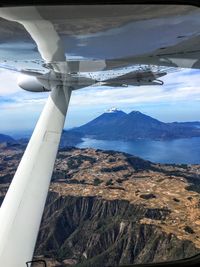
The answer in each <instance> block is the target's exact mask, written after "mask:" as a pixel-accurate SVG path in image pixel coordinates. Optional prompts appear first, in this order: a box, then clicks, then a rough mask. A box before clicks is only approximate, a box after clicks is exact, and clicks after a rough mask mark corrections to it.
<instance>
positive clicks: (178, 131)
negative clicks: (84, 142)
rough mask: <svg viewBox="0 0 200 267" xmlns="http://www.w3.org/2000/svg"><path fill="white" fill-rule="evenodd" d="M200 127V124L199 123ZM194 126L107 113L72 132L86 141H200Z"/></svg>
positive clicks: (146, 116) (133, 113)
mask: <svg viewBox="0 0 200 267" xmlns="http://www.w3.org/2000/svg"><path fill="white" fill-rule="evenodd" d="M196 124H197V123H196ZM196 124H195V126H194V124H192V123H184V124H183V123H164V122H161V121H159V120H156V119H154V118H152V117H150V116H148V115H145V114H143V113H141V112H139V111H132V112H130V113H129V114H126V113H125V112H123V111H120V110H113V111H112V112H105V113H103V114H102V115H100V116H99V117H97V118H95V119H94V120H92V121H90V122H88V123H86V124H84V125H82V126H80V127H77V128H74V129H72V130H71V132H73V131H76V132H80V133H82V134H83V135H84V136H85V137H91V138H95V139H103V140H136V139H151V140H170V139H177V138H190V137H200V128H198V127H196Z"/></svg>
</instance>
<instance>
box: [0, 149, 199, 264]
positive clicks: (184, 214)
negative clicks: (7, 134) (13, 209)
mask: <svg viewBox="0 0 200 267" xmlns="http://www.w3.org/2000/svg"><path fill="white" fill-rule="evenodd" d="M23 150H24V147H22V146H20V145H11V146H5V147H1V148H0V169H1V174H0V199H1V201H2V200H3V197H4V195H5V193H6V190H7V188H8V186H9V183H10V181H11V179H12V177H13V174H14V172H15V169H16V167H17V164H18V162H19V160H20V158H21V156H22V153H23ZM199 179H200V165H184V164H182V165H163V164H162V165H161V164H154V163H151V162H149V161H144V160H142V159H140V158H137V157H134V156H130V155H128V154H124V153H119V152H113V151H101V150H94V149H76V148H71V149H63V150H60V152H59V153H58V157H57V160H56V164H55V168H54V173H53V177H52V183H51V186H50V189H49V194H48V198H47V203H46V207H45V211H44V216H43V220H42V224H41V228H40V233H39V236H38V241H37V245H36V250H35V258H37V259H38V258H39V259H40V258H45V259H46V260H47V262H48V266H72V265H73V266H85V267H86V266H95V267H96V266H97V267H98V266H99V267H103V266H118V265H120V264H128V263H144V262H158V261H166V260H174V259H180V258H184V257H190V256H192V255H195V254H196V253H200V208H199V207H200V194H199V192H200V186H199V184H200V183H199Z"/></svg>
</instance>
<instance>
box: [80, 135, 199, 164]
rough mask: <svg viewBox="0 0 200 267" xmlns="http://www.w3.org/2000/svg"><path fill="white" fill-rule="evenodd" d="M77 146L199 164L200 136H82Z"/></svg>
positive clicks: (148, 158) (160, 161)
mask: <svg viewBox="0 0 200 267" xmlns="http://www.w3.org/2000/svg"><path fill="white" fill-rule="evenodd" d="M83 140H84V141H83V142H82V143H80V144H78V145H77V147H79V148H87V147H90V148H97V149H102V150H114V151H121V152H126V153H129V154H131V155H135V156H138V157H141V158H143V159H146V160H150V161H153V162H157V163H158V162H159V163H177V164H182V163H183V164H184V163H185V164H200V137H193V138H187V139H185V138H184V139H175V140H170V141H149V140H135V141H129V142H125V141H107V140H96V139H90V138H84V139H83Z"/></svg>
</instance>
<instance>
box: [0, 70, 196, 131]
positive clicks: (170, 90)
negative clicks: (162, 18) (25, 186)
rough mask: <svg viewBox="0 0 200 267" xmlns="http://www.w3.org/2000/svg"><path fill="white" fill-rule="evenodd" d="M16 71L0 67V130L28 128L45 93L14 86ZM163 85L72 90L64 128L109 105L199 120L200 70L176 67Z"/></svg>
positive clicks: (163, 116) (165, 118)
mask: <svg viewBox="0 0 200 267" xmlns="http://www.w3.org/2000/svg"><path fill="white" fill-rule="evenodd" d="M17 79H18V74H17V73H15V72H11V71H9V70H0V80H1V84H0V109H1V112H0V133H9V132H14V131H21V130H31V129H33V127H34V126H35V124H36V122H37V119H38V117H39V114H40V112H41V110H42V108H43V106H44V105H45V102H46V99H47V97H48V93H31V92H26V91H24V90H22V89H20V88H19V87H18V86H17ZM162 80H163V81H164V82H165V84H164V85H163V86H139V87H134V86H130V87H127V88H126V87H123V88H109V87H98V88H94V87H89V88H86V89H81V90H78V91H75V92H73V94H72V98H71V101H70V106H69V110H68V115H67V119H66V123H65V128H70V127H75V126H79V125H81V124H84V123H86V122H88V121H89V120H91V119H93V118H95V117H97V116H99V115H100V114H102V113H103V112H104V111H105V110H106V109H109V108H110V107H117V108H119V109H122V110H124V111H125V112H130V111H132V110H139V111H141V112H143V113H145V114H148V115H150V116H152V117H154V118H157V119H159V120H161V121H164V122H172V121H195V120H199V121H200V70H189V69H184V70H179V71H177V72H172V73H169V74H168V75H166V76H164V77H162Z"/></svg>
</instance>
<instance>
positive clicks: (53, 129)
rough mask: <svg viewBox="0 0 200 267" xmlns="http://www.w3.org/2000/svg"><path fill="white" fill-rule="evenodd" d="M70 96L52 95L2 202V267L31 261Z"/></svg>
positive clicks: (63, 90) (65, 93)
mask: <svg viewBox="0 0 200 267" xmlns="http://www.w3.org/2000/svg"><path fill="white" fill-rule="evenodd" d="M70 95H71V89H70V88H64V87H60V88H55V89H53V91H52V92H51V95H50V96H49V98H48V100H47V103H46V105H45V107H44V109H43V111H42V114H41V116H40V118H39V121H38V123H37V125H36V127H35V130H34V132H33V135H32V137H31V139H30V141H29V143H28V146H27V148H26V151H25V153H24V155H23V157H22V160H21V162H20V164H19V167H18V169H17V171H16V173H15V176H14V178H13V181H12V183H11V185H10V187H9V190H8V192H7V194H6V197H5V199H4V201H3V204H2V206H1V212H0V225H1V227H0V240H1V242H0V266H5V267H17V266H21V267H23V266H26V262H28V261H30V260H31V259H32V256H33V252H34V247H35V243H36V239H37V234H38V231H39V226H40V222H41V218H42V214H43V209H44V205H45V200H46V196H47V193H48V188H49V184H50V180H51V175H52V172H53V167H54V162H55V158H56V154H57V151H58V146H59V142H60V137H61V133H62V129H63V125H64V121H65V116H66V112H67V108H68V103H69V99H70ZM20 244H21V245H20Z"/></svg>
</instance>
